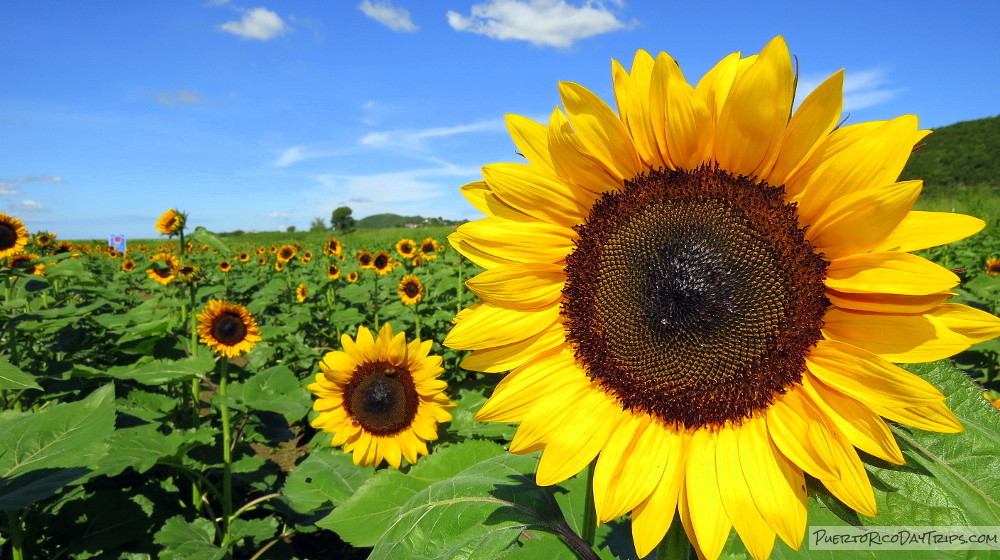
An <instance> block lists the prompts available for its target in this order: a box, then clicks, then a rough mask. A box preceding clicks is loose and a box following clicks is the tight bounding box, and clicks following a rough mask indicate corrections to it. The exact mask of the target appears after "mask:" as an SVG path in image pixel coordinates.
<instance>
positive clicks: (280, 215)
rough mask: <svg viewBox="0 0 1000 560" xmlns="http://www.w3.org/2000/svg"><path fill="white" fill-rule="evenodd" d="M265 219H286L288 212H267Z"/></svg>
mask: <svg viewBox="0 0 1000 560" xmlns="http://www.w3.org/2000/svg"><path fill="white" fill-rule="evenodd" d="M267 217H268V218H282V219H284V218H287V217H288V212H268V213H267Z"/></svg>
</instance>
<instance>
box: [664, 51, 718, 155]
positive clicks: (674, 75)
mask: <svg viewBox="0 0 1000 560" xmlns="http://www.w3.org/2000/svg"><path fill="white" fill-rule="evenodd" d="M677 80H680V81H684V75H683V74H682V73H681V69H680V66H678V65H677V62H676V61H675V60H674V59H673V58H671V57H670V55H669V54H667V53H665V52H661V53H660V54H659V55H657V56H656V60H655V61H654V62H653V68H652V74H651V76H650V82H649V119H650V121H651V124H652V128H653V139H654V140H655V145H656V149H657V151H658V157H659V159H660V160H661V161H663V162H664V165H665V166H666V167H669V168H671V169H673V168H674V164H673V163H672V161H671V157H670V148H671V146H670V141H669V140H668V138H667V126H668V122H669V121H670V119H671V118H672V117H671V115H670V114H669V113H668V112H667V84H668V83H670V82H672V81H677ZM702 103H703V104H704V102H702ZM705 135H706V136H707V137H709V138H710V137H711V130H706V131H705Z"/></svg>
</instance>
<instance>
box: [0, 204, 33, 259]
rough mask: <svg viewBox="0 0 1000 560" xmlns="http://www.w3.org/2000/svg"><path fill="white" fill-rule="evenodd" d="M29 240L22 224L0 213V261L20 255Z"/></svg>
mask: <svg viewBox="0 0 1000 560" xmlns="http://www.w3.org/2000/svg"><path fill="white" fill-rule="evenodd" d="M29 239H31V236H30V235H28V230H27V229H26V228H25V227H24V222H22V221H21V220H18V219H17V218H15V217H14V216H8V215H7V214H4V213H2V212H0V259H6V258H7V257H9V256H11V255H16V254H17V253H20V252H21V251H22V250H23V249H24V246H25V245H27V244H28V240H29Z"/></svg>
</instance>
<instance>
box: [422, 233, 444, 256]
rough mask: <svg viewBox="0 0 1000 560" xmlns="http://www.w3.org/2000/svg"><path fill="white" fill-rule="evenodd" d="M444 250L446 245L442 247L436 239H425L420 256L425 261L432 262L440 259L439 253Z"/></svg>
mask: <svg viewBox="0 0 1000 560" xmlns="http://www.w3.org/2000/svg"><path fill="white" fill-rule="evenodd" d="M443 250H444V245H441V243H439V242H438V241H437V240H436V239H434V238H432V237H425V238H424V240H423V241H421V242H420V254H421V255H422V256H423V257H424V259H425V260H428V261H432V260H434V259H436V258H438V255H437V254H438V253H440V252H441V251H443Z"/></svg>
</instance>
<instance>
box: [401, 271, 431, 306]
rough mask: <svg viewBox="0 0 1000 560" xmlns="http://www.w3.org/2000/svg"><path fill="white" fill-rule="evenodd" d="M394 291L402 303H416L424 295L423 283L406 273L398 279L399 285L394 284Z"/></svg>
mask: <svg viewBox="0 0 1000 560" xmlns="http://www.w3.org/2000/svg"><path fill="white" fill-rule="evenodd" d="M396 292H397V293H398V294H399V301H401V302H403V305H416V304H418V303H420V300H421V299H422V298H423V297H424V285H423V284H422V283H421V282H420V279H419V278H417V277H416V276H414V275H412V274H408V275H406V276H404V277H403V279H402V280H400V281H399V285H398V286H396Z"/></svg>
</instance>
